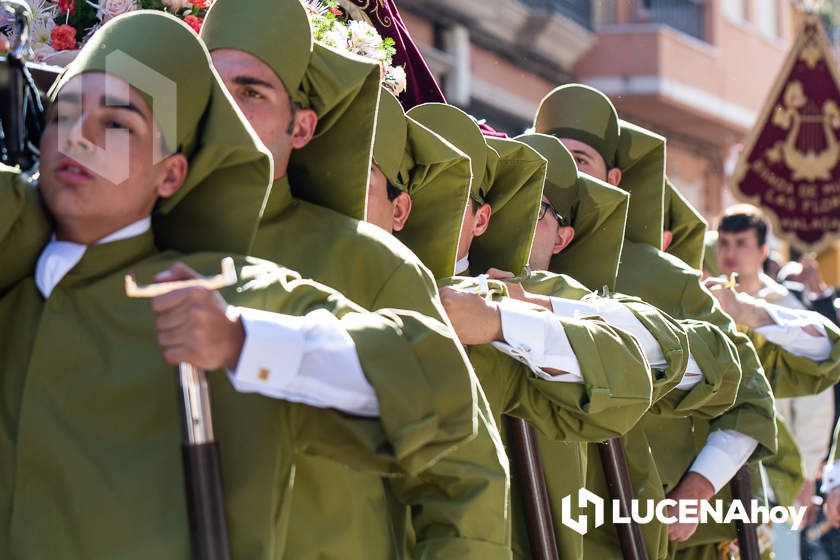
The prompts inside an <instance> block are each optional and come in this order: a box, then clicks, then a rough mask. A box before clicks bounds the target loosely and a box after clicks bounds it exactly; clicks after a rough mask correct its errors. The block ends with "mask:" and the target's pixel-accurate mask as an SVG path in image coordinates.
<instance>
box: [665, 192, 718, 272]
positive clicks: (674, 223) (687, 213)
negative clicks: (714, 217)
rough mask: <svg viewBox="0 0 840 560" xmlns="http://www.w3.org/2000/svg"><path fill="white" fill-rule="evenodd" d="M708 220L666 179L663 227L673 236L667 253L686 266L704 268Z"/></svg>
mask: <svg viewBox="0 0 840 560" xmlns="http://www.w3.org/2000/svg"><path fill="white" fill-rule="evenodd" d="M706 226H707V223H706V220H705V219H704V218H703V215H702V214H700V212H698V211H697V209H696V208H694V206H692V205H691V203H690V202H689V201H688V200H686V198H685V197H684V196H683V195H682V193H680V191H678V190H677V188H676V187H675V186H674V183H672V182H671V180H670V179H668V178H667V177H666V178H665V215H664V217H663V227H664V229H665V231H670V232H671V233H672V234H673V239H672V240H671V245H670V246H669V247H668V250H667V251H666V252H667V253H671V254H672V255H674V256H675V257H677V258H679V259H680V260H682V261H683V262H685V263H686V264H688V265H690V266H692V267H694V268H698V269H699V268H701V267H702V266H703V252H704V250H705V245H704V238H705V235H706Z"/></svg>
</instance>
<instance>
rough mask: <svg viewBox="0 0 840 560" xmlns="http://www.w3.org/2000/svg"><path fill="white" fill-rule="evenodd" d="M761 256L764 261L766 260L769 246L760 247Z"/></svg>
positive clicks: (768, 254)
mask: <svg viewBox="0 0 840 560" xmlns="http://www.w3.org/2000/svg"><path fill="white" fill-rule="evenodd" d="M761 256H762V258H764V260H765V261H766V260H767V257H769V256H770V245H768V244H767V243H765V244H764V245H762V246H761Z"/></svg>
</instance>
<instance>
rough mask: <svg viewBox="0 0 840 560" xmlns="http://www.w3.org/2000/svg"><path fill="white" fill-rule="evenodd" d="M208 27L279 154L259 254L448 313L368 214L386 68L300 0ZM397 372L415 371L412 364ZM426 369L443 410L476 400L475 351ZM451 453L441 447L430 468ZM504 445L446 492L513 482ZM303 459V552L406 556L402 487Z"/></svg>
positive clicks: (225, 70) (323, 278) (260, 7)
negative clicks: (321, 38)
mask: <svg viewBox="0 0 840 560" xmlns="http://www.w3.org/2000/svg"><path fill="white" fill-rule="evenodd" d="M201 36H202V38H203V39H204V41H205V42H206V44H207V46H208V49H209V50H210V51H211V57H212V59H213V64H214V66H215V68H216V70H217V71H218V72H219V74H220V76H221V77H222V79H223V80H224V82H225V85H226V86H227V88H228V90H229V92H230V93H231V95H232V97H233V99H234V100H235V101H236V102H237V104H238V105H239V107H240V109H241V110H242V112H243V114H244V115H245V116H246V117H247V118H248V120H249V121H250V122H251V124H252V126H253V127H254V130H255V131H256V132H257V134H258V135H259V136H260V139H261V140H262V141H263V143H264V144H265V145H266V146H267V147H268V148H269V150H270V151H271V154H272V157H273V159H274V165H275V167H274V184H273V185H272V189H271V193H270V195H269V198H268V200H267V202H266V206H265V209H264V211H263V214H262V218H261V220H260V223H259V227H258V229H257V234H256V238H255V241H254V244H253V246H252V248H251V251H250V253H251V254H253V255H254V256H257V257H261V258H266V259H269V260H272V261H274V262H278V263H283V265H284V266H289V267H291V268H293V269H295V270H297V271H298V272H300V273H301V274H302V275H304V276H306V277H309V278H313V279H314V280H316V281H318V282H322V283H324V284H327V285H329V286H330V287H333V288H335V289H337V290H339V291H341V292H342V293H343V294H345V295H347V296H348V297H350V298H352V299H353V301H354V302H356V303H358V304H359V305H361V306H363V307H364V308H366V309H372V310H377V309H386V308H397V309H410V310H412V311H414V312H417V313H420V314H423V315H425V316H428V317H432V318H434V319H435V320H438V321H441V322H443V323H446V319H445V318H444V314H443V310H442V308H441V306H440V301H439V299H438V297H437V292H436V286H435V284H434V279H433V278H432V277H431V276H430V274H429V272H428V270H427V269H426V268H425V267H424V266H423V264H422V263H421V262H420V261H419V260H418V259H417V257H416V256H415V255H413V254H412V253H411V251H409V250H408V249H407V248H406V247H404V246H403V245H402V244H401V243H399V242H398V241H396V240H395V239H393V237H391V236H389V235H386V234H384V232H382V231H381V230H379V229H378V228H376V227H374V226H371V225H370V224H367V223H365V222H362V221H359V220H361V219H363V218H364V217H365V206H366V195H367V185H368V173H369V170H370V153H371V143H372V140H373V127H374V116H375V113H376V107H377V100H378V96H379V89H380V85H379V72H380V70H379V66H378V65H376V64H375V63H372V62H370V61H367V60H365V59H361V58H359V57H351V56H345V55H343V54H340V53H338V52H337V51H334V50H331V49H329V48H327V47H324V46H323V45H320V44H318V43H317V42H314V41H313V40H312V33H311V30H310V23H309V19H308V16H307V14H306V11H305V9H304V8H303V6H302V5H301V3H300V2H299V1H298V0H219V1H217V2H215V3H214V5H213V7H212V8H211V10H210V11H209V13H208V15H207V18H206V20H205V22H204V26H203V28H202V33H201ZM278 37H282V41H278ZM447 158H449V159H448V162H447V163H445V164H442V165H441V166H439V167H440V169H443V170H446V172H448V173H452V174H454V175H455V176H459V175H460V177H461V178H462V180H468V179H469V166H468V163H467V162H466V161H462V159H461V157H460V155H459V154H453V153H451V152H450V153H448V154H447ZM255 218H256V215H255ZM429 342H430V343H429V345H428V346H427V347H426V348H425V351H426V352H428V353H429V355H430V356H432V355H442V354H441V352H444V353H447V354H449V355H451V356H453V354H452V351H453V350H455V348H453V347H452V346H451V341H450V342H447V343H446V344H447V345H449V346H448V347H447V348H442V347H440V346H438V344H440V343H441V342H442V341H441V340H430V341H429ZM457 349H458V350H459V351H460V352H463V350H462V349H461V348H460V346H459V345H457ZM277 359H281V360H282V359H283V357H282V355H278V356H277ZM394 373H395V375H396V374H397V373H399V376H401V375H403V373H401V370H400V368H396V369H395V371H394ZM426 373H427V375H428V376H429V378H428V379H429V387H430V390H431V391H432V394H433V395H435V398H437V399H439V401H440V402H439V404H440V407H441V410H442V411H444V410H451V409H460V408H463V407H464V406H465V405H467V404H468V403H470V402H471V401H472V399H473V398H474V396H475V395H476V385H477V382H476V381H475V378H474V373H473V372H472V369H471V367H470V365H469V363H468V362H467V360H466V357H465V356H464V355H463V354H461V355H460V356H459V357H458V359H454V360H452V361H450V362H445V363H444V362H442V363H441V366H440V367H438V368H436V369H434V370H430V371H428V372H426ZM495 432H496V430H495V428H494V427H493V426H492V425H488V424H486V422H484V420H482V419H481V418H479V423H478V436H477V437H479V438H481V439H482V440H483V441H482V444H483V445H485V446H486V448H487V449H493V447H494V441H493V440H494V433H495ZM495 439H496V440H497V439H498V437H497V436H495ZM450 450H451V447H450V446H441V448H440V453H439V454H438V456H437V457H434V460H432V461H430V462H429V464H428V465H427V466H430V465H431V464H433V463H434V462H435V461H436V460H437V459H439V458H440V457H442V456H443V455H444V454H445V453H446V452H448V451H450ZM500 455H501V454H499V453H496V454H495V455H494V457H495V464H494V465H492V466H491V465H488V464H487V463H486V462H485V463H484V464H479V465H474V468H473V469H472V470H470V465H469V462H467V461H464V462H463V463H461V470H460V474H457V475H456V474H455V473H450V476H448V477H447V478H446V479H443V478H437V479H436V480H437V481H438V482H439V483H440V484H441V485H442V486H441V487H438V488H436V489H435V490H434V492H438V493H441V494H444V495H449V496H452V501H453V503H455V502H458V501H459V500H462V501H469V500H470V499H471V498H472V497H473V496H474V495H478V494H481V491H482V489H481V488H479V487H478V486H477V485H478V484H483V482H477V477H476V474H477V473H478V474H480V475H481V476H480V477H478V478H480V479H482V480H484V479H487V480H490V479H492V480H494V485H501V487H504V486H505V485H506V480H507V466H506V465H505V464H503V463H502V462H501V461H500V458H503V455H501V457H500ZM296 464H297V473H296V479H295V489H294V502H293V508H292V518H291V526H290V530H289V545H288V548H287V554H288V557H289V558H295V559H299V558H307V557H316V556H317V557H318V558H349V557H358V558H365V559H375V558H382V559H387V558H392V557H393V556H394V555H395V554H400V553H401V550H402V548H403V543H402V541H403V540H404V537H403V532H404V531H403V529H402V527H401V526H402V525H403V524H404V521H403V520H402V519H401V518H400V519H396V520H394V523H392V519H391V516H390V514H389V510H390V508H391V506H392V505H393V503H392V502H393V495H392V493H391V491H390V490H389V489H388V486H389V484H388V483H387V482H386V481H383V480H382V479H381V478H379V477H376V476H373V475H372V474H370V473H365V472H356V471H351V470H348V469H346V468H344V467H343V466H342V465H340V464H338V463H337V462H333V461H329V460H327V459H324V458H320V457H308V456H301V457H300V458H299V460H298V461H297V463H296ZM491 471H492V472H491ZM496 487H498V486H496ZM468 488H469V489H470V490H468ZM429 491H430V492H431V490H429ZM456 494H457V496H456ZM407 499H408V497H407ZM453 507H454V506H453ZM486 510H487V512H488V514H487V519H491V518H492V515H495V514H496V513H498V514H499V515H503V514H504V511H503V501H498V502H496V505H495V507H492V508H490V507H488V508H486ZM491 512H493V513H491ZM435 521H436V522H435V524H432V525H431V527H432V529H433V530H434V532H433V534H434V535H435V536H436V537H437V538H438V540H434V541H433V540H430V541H429V543H428V545H429V546H431V547H435V546H439V545H440V546H444V543H445V542H446V541H448V539H454V540H456V541H460V546H462V547H465V548H471V547H476V549H477V551H478V552H477V554H479V555H486V554H488V553H490V552H489V551H491V550H492V549H493V546H495V545H501V547H502V548H503V549H506V548H507V545H506V544H505V540H504V535H503V534H498V531H495V530H486V531H485V533H491V534H493V535H494V537H495V540H494V539H491V538H489V537H488V538H487V539H486V540H485V539H483V538H479V537H478V536H477V535H476V534H475V533H476V531H475V530H473V529H472V528H470V527H466V526H462V525H461V524H460V521H459V518H458V516H457V515H451V516H448V517H447V518H446V519H444V518H442V517H441V518H439V519H437V520H435ZM491 527H492V524H491ZM482 529H484V528H482ZM423 535H424V536H423V538H424V539H425V538H426V536H425V531H424V533H423ZM485 536H486V535H485ZM431 537H432V534H430V535H429V537H428V538H429V539H431ZM497 554H498V552H493V553H492V554H491V555H497ZM502 555H504V553H503V554H502Z"/></svg>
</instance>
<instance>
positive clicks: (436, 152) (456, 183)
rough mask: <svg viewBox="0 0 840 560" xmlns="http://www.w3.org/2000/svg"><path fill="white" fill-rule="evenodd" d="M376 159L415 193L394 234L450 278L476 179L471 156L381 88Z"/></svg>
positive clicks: (401, 186) (438, 273)
mask: <svg viewBox="0 0 840 560" xmlns="http://www.w3.org/2000/svg"><path fill="white" fill-rule="evenodd" d="M373 160H374V162H375V163H376V165H377V166H378V167H379V169H380V170H381V171H382V173H384V174H385V177H387V178H388V181H389V182H390V183H391V184H392V185H394V186H395V187H396V188H398V189H400V190H401V191H403V192H407V193H408V194H409V195H411V202H412V205H411V214H410V215H409V219H408V221H407V222H406V224H405V227H404V228H403V229H402V230H401V231H398V232H396V233H395V234H394V235H395V236H396V237H397V238H398V239H399V240H400V241H402V242H403V243H405V244H406V245H407V246H408V247H409V248H410V249H411V250H412V251H414V253H415V254H416V255H417V256H418V257H420V260H421V261H423V264H425V265H426V266H427V267H428V268H429V270H431V271H432V274H433V275H434V277H435V278H442V277H445V276H452V274H454V272H455V260H456V253H457V250H458V239H459V237H460V234H461V224H462V223H463V221H464V211H465V210H466V208H467V198H468V197H469V192H470V190H469V187H470V182H471V181H472V171H471V169H470V158H469V157H468V156H466V155H465V154H464V153H463V152H461V151H460V150H458V148H456V147H455V146H453V145H452V144H450V143H449V142H447V141H446V140H444V139H443V138H441V137H440V136H438V135H437V134H435V133H434V132H432V131H431V130H429V129H428V128H426V127H425V126H423V125H422V124H420V123H418V122H417V121H415V120H414V119H412V118H410V117H407V116H406V114H405V111H403V108H402V106H401V105H400V102H399V101H397V98H396V97H394V96H393V95H392V94H391V93H390V92H389V91H387V90H386V89H384V88H383V89H382V92H381V94H380V97H379V112H378V115H377V121H376V137H375V140H374V144H373ZM430 232H434V235H430Z"/></svg>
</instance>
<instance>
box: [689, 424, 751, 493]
mask: <svg viewBox="0 0 840 560" xmlns="http://www.w3.org/2000/svg"><path fill="white" fill-rule="evenodd" d="M757 446H758V442H757V441H756V440H755V439H753V438H751V437H750V436H748V435H745V434H742V433H740V432H736V431H734V430H715V431H714V432H712V433H711V434H709V437H708V438H707V439H706V445H705V446H704V447H703V449H702V450H700V453H699V454H698V455H697V458H696V459H694V463H693V464H692V465H691V468H690V469H689V470H690V471H693V472H696V473H697V474H700V475H703V477H704V478H706V480H708V481H709V482H710V483H711V484H712V486H713V487H714V489H715V494H717V493H718V492H719V491H720V489H721V488H723V487H724V486H725V485H726V483H727V482H729V481H730V480H732V477H733V476H735V473H737V472H738V469H740V468H741V467H742V466H744V464H745V463H746V462H747V459H749V458H750V455H752V453H753V451H755V448H756V447H757Z"/></svg>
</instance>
